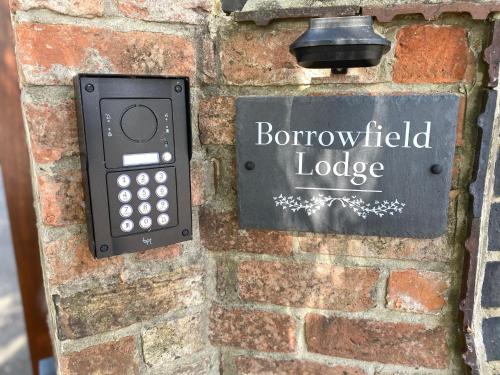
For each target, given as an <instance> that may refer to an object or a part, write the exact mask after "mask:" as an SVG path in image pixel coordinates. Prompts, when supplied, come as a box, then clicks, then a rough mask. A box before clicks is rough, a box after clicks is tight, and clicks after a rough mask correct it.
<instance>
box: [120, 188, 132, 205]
mask: <svg viewBox="0 0 500 375" xmlns="http://www.w3.org/2000/svg"><path fill="white" fill-rule="evenodd" d="M131 199H132V193H131V192H130V191H129V190H122V191H120V192H119V193H118V200H119V201H120V202H122V203H128V202H130V200H131Z"/></svg>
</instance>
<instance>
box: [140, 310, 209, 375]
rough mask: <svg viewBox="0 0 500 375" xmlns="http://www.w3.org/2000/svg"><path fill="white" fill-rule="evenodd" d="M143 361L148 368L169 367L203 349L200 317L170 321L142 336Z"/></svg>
mask: <svg viewBox="0 0 500 375" xmlns="http://www.w3.org/2000/svg"><path fill="white" fill-rule="evenodd" d="M141 336H142V350H143V355H144V361H145V362H146V364H147V365H148V366H151V367H158V366H166V365H168V366H171V365H172V364H173V363H175V361H182V360H183V359H187V358H190V356H192V355H193V354H195V353H197V352H199V351H200V350H202V349H203V348H204V343H203V333H202V328H201V321H200V316H198V315H195V316H187V317H183V318H180V319H176V320H171V321H169V322H167V323H165V324H163V325H161V326H157V327H152V328H149V329H146V330H145V331H144V332H143V333H142V334H141Z"/></svg>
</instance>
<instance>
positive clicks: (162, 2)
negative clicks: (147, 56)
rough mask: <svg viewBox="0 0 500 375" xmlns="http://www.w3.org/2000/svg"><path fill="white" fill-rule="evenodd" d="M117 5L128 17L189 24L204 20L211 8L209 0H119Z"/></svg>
mask: <svg viewBox="0 0 500 375" xmlns="http://www.w3.org/2000/svg"><path fill="white" fill-rule="evenodd" d="M117 5H118V10H119V11H120V12H121V13H122V14H123V15H124V16H126V17H129V18H137V19H141V20H145V21H155V22H182V23H190V24H199V23H202V22H204V21H205V19H206V17H207V15H208V14H209V13H210V11H211V9H212V2H211V1H210V0H120V1H117Z"/></svg>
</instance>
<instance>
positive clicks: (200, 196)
mask: <svg viewBox="0 0 500 375" xmlns="http://www.w3.org/2000/svg"><path fill="white" fill-rule="evenodd" d="M209 173H210V172H209V168H208V163H207V162H204V161H202V160H195V161H191V203H192V205H193V206H201V205H202V204H204V203H205V191H206V189H207V180H208V178H209V177H210V176H208V174H209Z"/></svg>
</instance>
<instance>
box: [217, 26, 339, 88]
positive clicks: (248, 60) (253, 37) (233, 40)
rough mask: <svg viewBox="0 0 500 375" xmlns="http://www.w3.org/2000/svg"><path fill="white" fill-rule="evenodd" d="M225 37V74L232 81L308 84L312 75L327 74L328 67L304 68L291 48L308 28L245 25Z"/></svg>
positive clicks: (223, 68) (232, 82)
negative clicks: (326, 68)
mask: <svg viewBox="0 0 500 375" xmlns="http://www.w3.org/2000/svg"><path fill="white" fill-rule="evenodd" d="M236 30H237V31H235V32H233V33H232V34H229V36H228V37H227V38H225V39H223V40H222V42H221V47H220V61H221V68H222V74H223V76H224V78H225V80H226V81H227V83H229V84H234V85H257V86H263V85H272V84H300V83H303V84H308V83H310V81H311V78H313V77H328V76H330V71H329V70H325V69H320V70H317V69H303V68H301V67H300V66H299V65H297V61H296V60H295V57H294V56H293V55H292V54H291V53H290V52H289V51H288V48H289V46H290V44H291V43H292V42H293V41H294V40H295V39H297V37H298V36H299V35H300V34H301V33H302V32H304V30H305V28H293V29H271V28H258V29H255V28H244V27H238V28H237V29H236Z"/></svg>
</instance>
